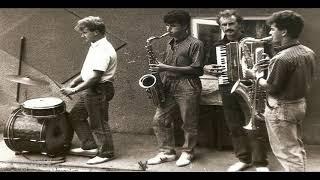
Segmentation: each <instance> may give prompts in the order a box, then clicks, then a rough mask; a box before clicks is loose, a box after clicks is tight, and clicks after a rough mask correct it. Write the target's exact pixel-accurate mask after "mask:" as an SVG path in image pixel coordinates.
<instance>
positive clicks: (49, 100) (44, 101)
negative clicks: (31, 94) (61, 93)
mask: <svg viewBox="0 0 320 180" xmlns="http://www.w3.org/2000/svg"><path fill="white" fill-rule="evenodd" d="M62 103H63V101H62V100H61V99H59V98H56V97H45V98H36V99H30V100H27V101H25V102H24V103H23V104H22V106H23V107H24V108H28V109H47V108H50V107H55V106H58V105H59V104H62Z"/></svg>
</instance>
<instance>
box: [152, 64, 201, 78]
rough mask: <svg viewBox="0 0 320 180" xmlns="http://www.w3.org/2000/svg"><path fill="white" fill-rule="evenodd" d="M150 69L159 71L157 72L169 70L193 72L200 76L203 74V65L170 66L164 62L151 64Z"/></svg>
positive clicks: (182, 72)
mask: <svg viewBox="0 0 320 180" xmlns="http://www.w3.org/2000/svg"><path fill="white" fill-rule="evenodd" d="M150 70H151V71H157V72H163V71H169V72H174V73H180V74H193V75H199V76H201V75H202V74H203V69H202V68H201V67H191V66H184V67H177V66H170V65H167V64H163V63H159V64H150Z"/></svg>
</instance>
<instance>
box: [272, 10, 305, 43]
mask: <svg viewBox="0 0 320 180" xmlns="http://www.w3.org/2000/svg"><path fill="white" fill-rule="evenodd" d="M273 23H274V24H275V26H276V27H277V28H278V29H279V30H284V29H286V30H287V32H288V36H290V37H291V38H298V37H299V35H300V33H301V32H302V29H303V26H304V20H303V18H302V16H301V15H300V14H298V13H296V12H294V11H291V10H284V11H278V12H275V13H273V14H272V15H271V16H270V17H269V19H268V20H267V24H268V25H272V24H273Z"/></svg>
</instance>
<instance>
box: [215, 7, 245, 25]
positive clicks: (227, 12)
mask: <svg viewBox="0 0 320 180" xmlns="http://www.w3.org/2000/svg"><path fill="white" fill-rule="evenodd" d="M231 16H235V17H236V21H237V22H238V23H239V24H241V23H242V21H243V18H242V16H240V14H239V13H238V12H237V11H236V10H234V9H226V10H223V11H220V12H219V14H218V16H217V17H218V18H217V23H218V24H219V25H220V18H221V17H231Z"/></svg>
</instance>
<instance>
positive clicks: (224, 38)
mask: <svg viewBox="0 0 320 180" xmlns="http://www.w3.org/2000/svg"><path fill="white" fill-rule="evenodd" d="M244 37H246V35H245V34H241V35H240V36H239V38H238V39H237V41H240V40H241V39H242V38H244ZM222 41H223V42H224V43H229V42H231V41H230V40H229V39H228V38H227V36H226V35H224V36H223V39H222Z"/></svg>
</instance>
